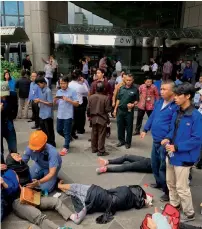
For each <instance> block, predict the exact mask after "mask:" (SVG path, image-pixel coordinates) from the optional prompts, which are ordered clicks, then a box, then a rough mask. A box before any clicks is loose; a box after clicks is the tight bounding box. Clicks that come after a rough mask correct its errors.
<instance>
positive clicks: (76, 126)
mask: <svg viewBox="0 0 202 229" xmlns="http://www.w3.org/2000/svg"><path fill="white" fill-rule="evenodd" d="M87 104H88V100H87V98H86V97H83V103H82V104H81V105H79V106H78V107H74V120H73V126H72V136H74V135H76V132H78V133H84V132H85V129H84V128H85V124H86V107H87Z"/></svg>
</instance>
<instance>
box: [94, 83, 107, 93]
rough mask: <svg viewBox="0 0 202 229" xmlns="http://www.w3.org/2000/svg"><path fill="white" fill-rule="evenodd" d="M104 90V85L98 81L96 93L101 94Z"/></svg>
mask: <svg viewBox="0 0 202 229" xmlns="http://www.w3.org/2000/svg"><path fill="white" fill-rule="evenodd" d="M104 90H105V85H104V83H103V82H100V81H98V82H97V84H96V92H98V93H103V92H104Z"/></svg>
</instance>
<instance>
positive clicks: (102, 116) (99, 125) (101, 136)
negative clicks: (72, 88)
mask: <svg viewBox="0 0 202 229" xmlns="http://www.w3.org/2000/svg"><path fill="white" fill-rule="evenodd" d="M104 89H105V87H104V83H103V82H100V81H98V82H97V86H96V92H97V93H96V94H94V95H91V96H90V97H89V102H88V115H89V116H90V118H91V120H92V132H91V147H92V153H97V155H98V156H101V155H102V156H106V155H109V154H108V153H107V152H106V151H105V146H104V145H105V138H106V130H107V123H108V119H109V118H108V113H109V112H110V111H111V109H112V108H111V106H110V99H109V97H108V96H107V95H104Z"/></svg>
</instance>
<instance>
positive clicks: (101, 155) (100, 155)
mask: <svg viewBox="0 0 202 229" xmlns="http://www.w3.org/2000/svg"><path fill="white" fill-rule="evenodd" d="M108 155H109V153H108V152H104V153H100V152H98V153H97V156H98V157H104V156H108Z"/></svg>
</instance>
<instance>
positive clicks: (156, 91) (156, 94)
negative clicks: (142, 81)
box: [154, 86, 159, 101]
mask: <svg viewBox="0 0 202 229" xmlns="http://www.w3.org/2000/svg"><path fill="white" fill-rule="evenodd" d="M154 98H155V101H157V100H159V92H158V89H157V87H156V86H154Z"/></svg>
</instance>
